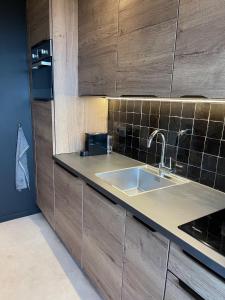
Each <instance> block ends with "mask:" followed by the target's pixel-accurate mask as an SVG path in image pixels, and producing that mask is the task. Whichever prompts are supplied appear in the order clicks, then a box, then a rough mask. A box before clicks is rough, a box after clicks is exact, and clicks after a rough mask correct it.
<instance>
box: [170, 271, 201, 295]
mask: <svg viewBox="0 0 225 300" xmlns="http://www.w3.org/2000/svg"><path fill="white" fill-rule="evenodd" d="M164 299H165V300H176V299H177V300H179V299H182V300H197V299H199V298H197V297H195V296H194V295H193V293H191V292H189V291H187V290H185V289H184V288H183V287H182V286H181V285H180V283H179V279H178V278H177V277H175V276H174V275H173V274H172V273H170V272H168V274H167V281H166V292H165V298H164Z"/></svg>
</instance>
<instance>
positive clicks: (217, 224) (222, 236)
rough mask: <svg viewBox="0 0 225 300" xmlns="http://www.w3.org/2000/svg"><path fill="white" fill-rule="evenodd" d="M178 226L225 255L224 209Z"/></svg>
mask: <svg viewBox="0 0 225 300" xmlns="http://www.w3.org/2000/svg"><path fill="white" fill-rule="evenodd" d="M178 228H179V229H181V230H183V231H184V232H186V233H188V234H189V235H191V236H192V237H194V238H195V239H197V240H198V241H200V242H202V243H203V244H205V245H206V246H208V247H210V248H212V249H213V250H215V251H217V252H219V253H220V254H222V255H223V256H225V209H223V210H220V211H218V212H215V213H213V214H210V215H208V216H205V217H202V218H199V219H197V220H194V221H191V222H189V223H186V224H183V225H181V226H179V227H178Z"/></svg>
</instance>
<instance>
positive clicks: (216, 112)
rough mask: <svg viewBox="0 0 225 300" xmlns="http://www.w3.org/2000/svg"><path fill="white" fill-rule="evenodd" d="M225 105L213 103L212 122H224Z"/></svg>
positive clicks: (211, 110)
mask: <svg viewBox="0 0 225 300" xmlns="http://www.w3.org/2000/svg"><path fill="white" fill-rule="evenodd" d="M224 117H225V104H219V103H212V104H211V109H210V120H213V121H221V122H224Z"/></svg>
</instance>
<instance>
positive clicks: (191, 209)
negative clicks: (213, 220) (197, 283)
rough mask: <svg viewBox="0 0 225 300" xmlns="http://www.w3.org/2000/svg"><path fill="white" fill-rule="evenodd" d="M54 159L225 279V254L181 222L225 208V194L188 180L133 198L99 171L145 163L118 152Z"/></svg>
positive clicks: (73, 155)
mask: <svg viewBox="0 0 225 300" xmlns="http://www.w3.org/2000/svg"><path fill="white" fill-rule="evenodd" d="M54 159H55V161H56V162H57V163H58V164H60V165H61V166H63V167H64V168H66V169H67V170H68V171H70V172H71V173H73V174H74V175H76V176H79V177H80V178H82V179H83V180H84V181H86V182H87V183H88V184H89V185H91V186H92V187H93V188H95V189H96V190H98V191H99V192H100V193H102V194H103V195H105V196H106V197H108V198H109V199H111V200H112V201H114V202H116V203H118V204H119V205H121V206H123V207H124V208H126V209H127V210H129V211H130V212H131V213H133V214H134V215H135V216H136V217H138V218H139V219H140V220H142V221H143V222H145V223H146V224H148V225H150V226H151V227H153V228H154V229H155V230H157V231H158V232H161V233H162V234H164V235H165V236H166V237H168V238H169V239H170V240H171V241H174V242H175V243H177V244H178V245H180V246H181V247H182V249H183V250H185V251H186V252H188V253H189V254H190V255H192V256H194V257H195V258H196V259H197V260H199V261H200V262H202V263H203V264H204V265H206V266H207V267H208V268H210V269H211V270H213V271H214V272H216V273H217V274H219V275H220V276H222V277H223V278H224V279H225V256H222V255H220V254H219V253H217V252H216V251H214V250H212V249H210V248H209V247H207V246H206V245H204V244H202V243H201V242H199V241H198V240H196V239H194V238H193V237H191V236H189V235H188V234H186V233H185V232H183V231H181V230H180V229H178V226H179V225H182V224H184V223H187V222H190V221H192V220H195V219H198V218H200V217H203V216H205V215H208V214H211V213H213V212H216V211H218V210H221V209H224V208H225V194H224V193H222V192H220V191H216V190H214V189H212V188H209V187H207V186H203V185H201V184H199V183H195V182H192V181H188V182H187V183H184V184H181V185H176V186H170V187H166V188H163V189H159V190H153V191H150V192H146V193H143V194H140V195H137V196H132V197H130V196H127V195H126V194H125V193H123V192H121V191H119V190H118V189H116V188H114V187H113V186H111V185H110V184H108V183H106V182H104V181H103V180H102V179H100V178H99V177H97V176H96V175H95V174H96V173H99V172H106V171H113V170H118V169H123V168H129V167H135V166H142V165H145V164H143V163H141V162H139V161H136V160H133V159H131V158H128V157H126V156H123V155H120V154H117V153H112V154H110V155H100V156H91V157H80V156H79V154H78V153H71V154H60V155H56V156H54Z"/></svg>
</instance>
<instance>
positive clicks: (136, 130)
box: [133, 126, 141, 137]
mask: <svg viewBox="0 0 225 300" xmlns="http://www.w3.org/2000/svg"><path fill="white" fill-rule="evenodd" d="M140 130H141V127H140V126H133V136H134V137H140Z"/></svg>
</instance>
